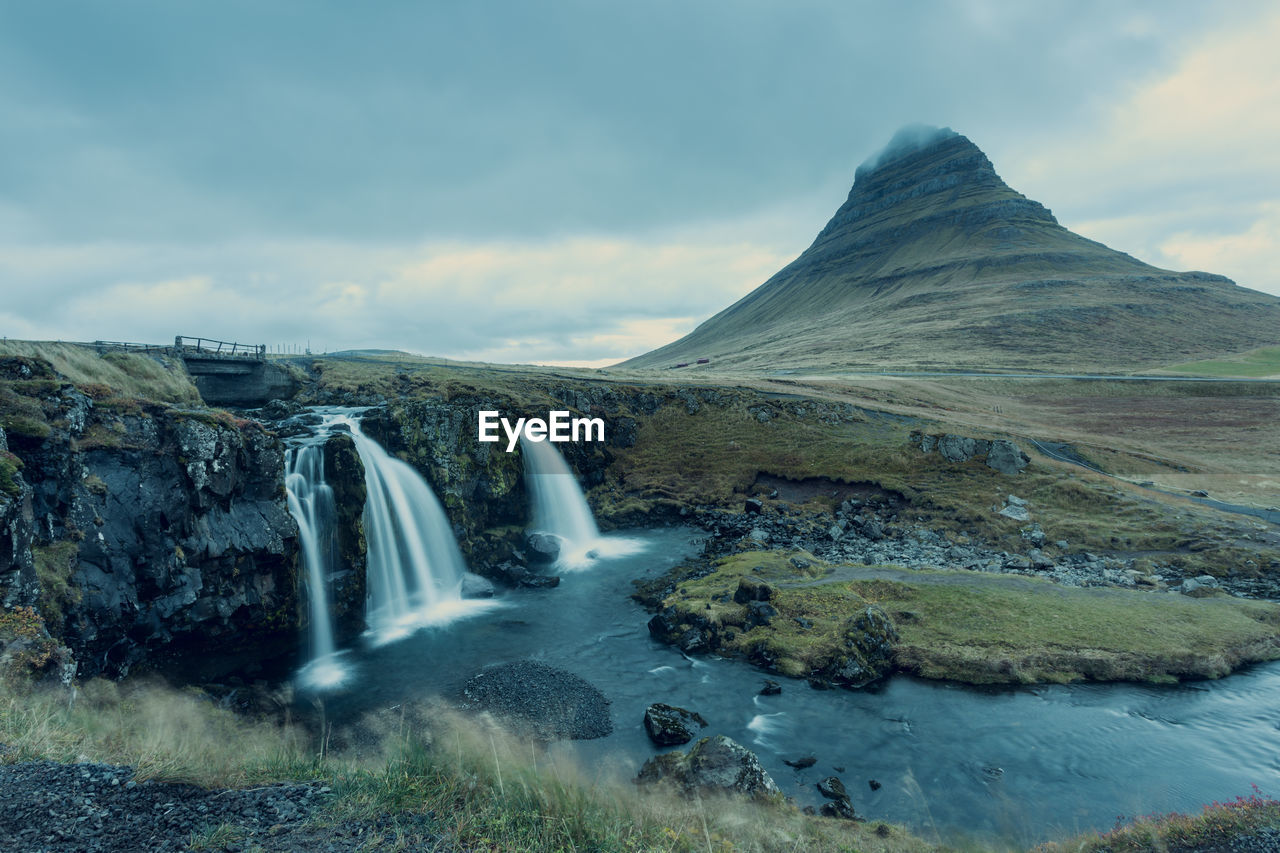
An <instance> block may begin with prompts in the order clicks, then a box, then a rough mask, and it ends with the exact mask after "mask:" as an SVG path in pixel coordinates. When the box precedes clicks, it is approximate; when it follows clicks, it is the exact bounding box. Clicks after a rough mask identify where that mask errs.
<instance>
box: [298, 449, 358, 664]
mask: <svg viewBox="0 0 1280 853" xmlns="http://www.w3.org/2000/svg"><path fill="white" fill-rule="evenodd" d="M321 441H323V438H322V439H321ZM284 486H285V495H286V498H287V500H288V504H289V512H290V513H291V514H292V515H293V518H294V520H295V521H296V522H297V523H298V536H299V538H300V539H301V540H302V560H303V563H304V564H305V565H306V569H307V600H308V603H309V609H308V614H309V622H310V626H311V630H310V635H311V660H310V662H308V663H307V665H306V666H305V667H303V670H302V672H301V673H300V674H299V678H300V680H301V681H302V682H303V683H305V684H307V685H308V686H311V687H336V686H337V685H339V684H341V683H342V681H343V680H345V678H346V676H347V671H346V668H345V667H344V666H343V665H342V663H341V661H340V660H339V658H338V655H337V654H336V652H335V649H334V642H333V622H332V619H331V618H330V613H329V575H330V574H331V572H332V569H333V552H334V548H333V521H334V518H335V515H336V514H335V511H334V510H335V508H334V503H333V489H332V488H331V487H330V486H329V484H328V483H326V482H325V481H324V445H323V444H318V443H317V444H304V445H301V446H299V447H293V448H290V449H289V450H288V452H287V453H286V454H285V478H284Z"/></svg>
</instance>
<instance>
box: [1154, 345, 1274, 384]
mask: <svg viewBox="0 0 1280 853" xmlns="http://www.w3.org/2000/svg"><path fill="white" fill-rule="evenodd" d="M1165 371H1167V372H1169V373H1186V374H1191V375H1194V376H1244V377H1251V378H1261V377H1265V376H1280V347H1258V348H1257V349H1251V350H1248V351H1246V352H1242V353H1240V354H1239V355H1234V356H1230V357H1227V358H1215V359H1209V360H1207V361H1189V362H1187V363H1185V364H1174V365H1170V366H1169V367H1166V368H1165Z"/></svg>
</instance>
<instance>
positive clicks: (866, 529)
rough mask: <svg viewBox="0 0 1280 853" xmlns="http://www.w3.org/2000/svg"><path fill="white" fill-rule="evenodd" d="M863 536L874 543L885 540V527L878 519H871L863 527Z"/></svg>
mask: <svg viewBox="0 0 1280 853" xmlns="http://www.w3.org/2000/svg"><path fill="white" fill-rule="evenodd" d="M862 535H863V536H865V537H867V538H868V539H870V540H871V541H872V542H879V541H880V540H881V539H883V538H884V535H885V534H884V525H883V524H881V523H880V522H879V521H878V520H877V519H874V518H873V519H870V520H869V521H867V522H866V523H865V524H863V525H862Z"/></svg>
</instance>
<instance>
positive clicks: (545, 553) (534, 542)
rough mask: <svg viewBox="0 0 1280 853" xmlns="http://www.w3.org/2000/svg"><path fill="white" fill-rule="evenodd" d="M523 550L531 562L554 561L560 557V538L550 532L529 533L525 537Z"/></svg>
mask: <svg viewBox="0 0 1280 853" xmlns="http://www.w3.org/2000/svg"><path fill="white" fill-rule="evenodd" d="M525 552H526V553H527V554H528V557H529V562H531V563H543V564H546V563H554V562H555V561H556V560H558V559H560V539H559V538H558V537H556V536H552V535H551V534H550V533H531V534H529V536H528V538H526V539H525Z"/></svg>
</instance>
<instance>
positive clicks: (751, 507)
mask: <svg viewBox="0 0 1280 853" xmlns="http://www.w3.org/2000/svg"><path fill="white" fill-rule="evenodd" d="M742 510H743V512H746V513H748V514H749V515H759V514H760V513H761V512H762V511H763V510H764V502H763V501H761V500H760V499H759V498H747V500H746V502H745V503H744V504H743V506H742Z"/></svg>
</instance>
